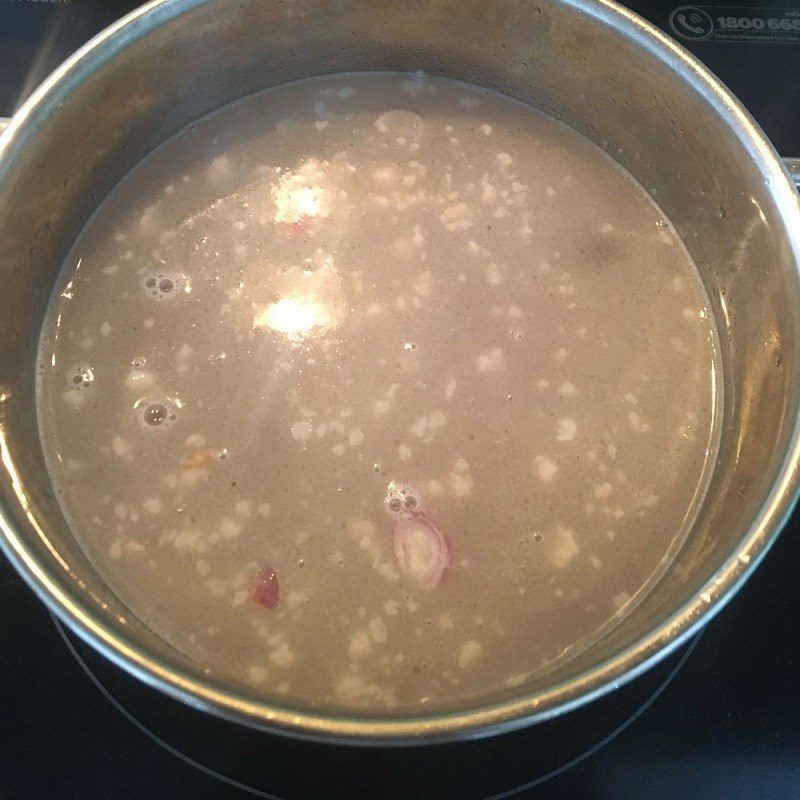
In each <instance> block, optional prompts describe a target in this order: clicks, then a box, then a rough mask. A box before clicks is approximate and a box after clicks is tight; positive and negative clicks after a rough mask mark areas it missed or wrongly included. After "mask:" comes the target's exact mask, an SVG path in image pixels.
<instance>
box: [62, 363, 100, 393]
mask: <svg viewBox="0 0 800 800" xmlns="http://www.w3.org/2000/svg"><path fill="white" fill-rule="evenodd" d="M93 383H94V370H93V369H92V367H90V366H89V365H88V364H76V365H75V366H74V367H72V368H71V369H69V370H67V385H68V388H69V389H75V390H81V389H87V388H88V387H89V386H91V385H92V384H93Z"/></svg>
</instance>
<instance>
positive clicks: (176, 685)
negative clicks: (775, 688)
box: [0, 0, 800, 745]
mask: <svg viewBox="0 0 800 800" xmlns="http://www.w3.org/2000/svg"><path fill="white" fill-rule="evenodd" d="M205 2H209V0H151V2H149V3H147V4H145V5H144V6H141V7H140V8H138V9H136V10H135V11H133V12H131V13H130V14H128V15H127V16H125V17H122V18H121V19H120V20H118V21H117V22H115V23H114V24H112V25H111V26H109V27H108V28H106V29H105V30H104V31H102V32H101V33H100V34H98V35H97V36H96V37H95V38H93V39H92V40H91V41H89V42H88V43H87V44H85V45H84V46H83V47H81V48H80V49H79V50H78V51H77V52H75V53H74V54H73V55H72V56H70V57H69V58H68V59H67V60H66V61H65V62H63V63H62V64H61V65H60V66H59V67H58V68H57V69H56V70H55V71H54V72H53V73H52V74H51V75H50V76H49V77H48V78H47V79H46V80H45V81H44V82H43V83H42V84H41V85H40V86H39V87H38V88H37V89H36V91H34V92H33V94H32V95H31V96H30V97H29V98H28V99H27V100H26V101H25V102H24V103H23V105H22V106H21V107H20V108H19V110H18V111H17V112H16V113H15V114H14V116H13V117H12V118H11V121H10V123H9V125H8V126H7V128H6V130H5V131H4V132H2V133H0V181H2V180H3V177H4V174H5V173H6V172H7V171H8V168H9V165H10V164H11V163H12V162H13V161H14V159H15V156H16V155H17V153H19V152H20V150H21V149H22V148H23V147H24V146H25V143H26V142H27V141H28V140H29V139H31V138H32V137H33V136H35V135H36V133H37V131H38V129H39V127H40V126H41V124H42V123H43V121H44V120H45V119H46V118H47V116H48V115H49V114H50V113H51V112H53V111H55V110H56V109H57V108H58V106H59V105H60V104H61V103H62V102H63V101H64V99H65V98H66V97H68V96H69V94H70V93H71V91H72V90H73V89H74V88H75V87H76V86H78V85H80V83H82V82H83V81H84V80H85V79H86V78H88V77H89V76H90V75H91V74H92V73H93V72H95V71H96V70H97V69H98V68H99V67H100V66H101V65H103V64H104V63H106V62H107V61H109V60H110V59H112V58H113V57H114V56H116V55H117V54H118V53H119V52H120V51H121V50H123V49H124V48H125V47H127V46H128V45H129V44H130V43H131V42H133V41H135V40H136V39H138V38H140V37H141V36H144V35H145V34H147V33H148V31H149V30H151V29H152V28H153V27H156V26H158V25H160V24H162V23H164V22H166V21H168V20H170V19H173V18H174V17H176V16H179V15H180V14H181V13H183V12H184V11H186V10H187V9H188V8H191V7H194V6H196V5H200V4H203V3H205ZM562 2H563V3H564V5H567V6H569V7H571V8H573V9H574V10H575V11H576V12H578V13H582V14H584V15H587V16H589V17H591V18H593V19H595V20H596V21H598V22H599V23H601V24H605V25H607V26H609V27H611V28H612V29H614V30H616V31H617V32H618V33H620V34H621V35H623V36H626V37H628V38H630V39H631V40H633V41H635V42H636V43H637V44H638V45H639V46H641V47H643V48H644V49H646V50H647V51H648V52H650V53H651V54H652V55H653V56H654V57H656V58H657V59H658V60H659V61H660V62H662V63H663V64H664V66H665V67H666V68H667V69H670V70H672V71H673V72H675V73H677V74H679V75H680V76H681V77H682V79H683V80H684V81H686V82H687V83H689V84H690V85H691V86H692V88H693V90H694V91H696V92H697V93H699V94H700V95H701V96H702V97H703V99H704V100H705V101H706V102H707V103H708V104H709V105H710V106H711V107H712V108H713V109H714V111H715V112H716V113H717V114H719V115H720V117H722V118H723V119H724V120H725V122H726V123H727V124H728V125H729V127H730V128H731V130H732V132H733V133H734V134H735V135H737V136H738V138H739V140H740V142H741V144H742V145H743V146H744V147H745V149H746V150H747V152H748V154H749V156H750V158H751V159H752V160H753V162H754V163H755V164H756V166H757V167H758V168H759V171H760V172H761V174H762V176H763V177H764V179H765V180H767V181H769V184H770V191H771V193H772V195H773V197H774V198H775V202H776V205H777V206H778V207H779V208H780V210H781V215H782V217H783V220H784V223H785V225H786V230H787V231H788V234H787V235H788V238H789V244H790V246H791V249H792V252H793V253H794V256H795V268H796V269H797V270H798V272H800V204H798V198H797V195H796V192H795V188H794V185H793V184H792V183H791V180H790V178H789V175H788V173H787V171H786V169H785V167H784V165H783V164H782V162H781V161H780V159H779V157H778V155H777V153H776V152H775V150H774V148H773V146H772V144H771V143H770V142H769V141H768V139H767V138H766V136H765V135H764V133H763V132H762V131H761V129H760V127H759V126H758V124H757V123H756V122H755V121H754V120H753V119H752V117H751V116H750V114H749V113H748V112H747V111H746V110H745V109H744V107H743V106H742V105H741V104H740V103H739V101H738V100H737V99H736V98H735V97H734V96H733V95H732V94H731V93H730V92H729V91H728V89H727V88H726V87H725V86H724V85H723V84H722V83H721V81H719V80H718V79H717V78H716V77H715V76H713V75H712V74H711V73H710V72H709V71H708V70H707V69H706V68H705V66H703V65H702V64H701V63H700V62H699V61H697V60H696V59H695V58H694V57H693V56H692V55H691V54H690V53H689V52H688V51H686V50H685V49H684V48H683V47H682V46H681V45H679V44H678V43H677V42H675V41H674V40H672V39H671V38H669V37H668V36H667V35H666V34H664V33H662V32H661V31H660V30H659V29H657V28H656V27H654V26H653V25H651V24H650V23H648V22H646V21H645V20H643V19H642V18H640V17H639V16H638V15H636V14H634V13H633V12H632V11H629V10H628V9H626V8H624V7H622V6H620V5H618V4H617V3H615V2H612V0H562ZM0 130H2V129H1V128H0ZM4 162H5V169H4ZM2 399H3V398H2V395H0V401H2ZM0 423H2V416H1V415H0ZM0 461H2V463H3V465H4V467H5V469H6V470H8V472H9V474H10V476H11V479H12V482H13V483H14V484H15V485H18V486H20V487H21V482H20V481H19V480H18V476H17V473H16V470H15V467H14V465H13V463H12V460H11V456H10V452H9V450H8V447H7V443H6V440H5V432H4V431H3V428H2V425H1V424H0ZM799 465H800V416H798V417H797V418H796V419H795V420H794V427H793V430H792V435H791V438H790V441H789V444H788V446H787V449H786V452H785V454H784V458H783V461H782V463H781V465H780V468H779V469H778V470H777V472H776V477H775V481H774V483H773V485H772V487H771V489H770V492H769V494H768V496H767V498H766V500H765V502H764V505H763V507H762V508H761V509H760V511H759V513H758V514H757V515H756V517H755V519H754V520H753V521H752V523H751V525H750V526H749V528H748V530H747V532H746V533H745V535H744V536H743V537H742V538H741V539H740V540H739V542H738V543H737V545H736V546H735V547H734V548H733V550H732V552H731V554H730V555H729V557H728V558H727V559H726V560H725V562H724V563H723V564H722V565H721V566H720V568H719V569H718V570H717V571H716V573H715V574H714V575H712V576H711V578H710V579H709V580H708V581H707V582H706V584H705V585H704V586H702V587H701V588H700V589H699V590H698V591H697V592H696V593H695V594H694V595H693V596H692V597H690V598H689V599H688V600H686V602H684V603H683V604H682V605H681V606H680V607H679V608H677V609H676V610H675V611H673V612H672V613H671V614H670V615H669V616H668V617H667V618H665V619H663V620H662V621H661V622H660V623H658V624H656V625H654V626H653V627H651V628H650V630H648V631H647V632H645V633H643V634H642V635H641V636H640V637H639V638H638V639H637V640H636V641H635V642H633V643H632V644H630V645H628V646H627V647H626V648H625V649H623V650H621V651H619V652H618V653H616V654H615V655H614V656H612V657H610V658H608V659H606V660H605V661H603V662H601V663H599V664H596V665H595V666H593V667H591V668H590V669H587V670H585V671H583V672H582V673H580V674H578V675H576V676H574V677H572V678H570V679H568V680H566V681H563V682H561V683H559V684H557V685H555V686H553V687H550V688H548V689H546V690H544V691H539V692H534V693H526V694H522V695H521V696H520V697H517V698H515V699H509V700H504V701H500V702H495V703H492V704H489V705H484V706H476V707H473V708H469V709H465V710H462V711H452V712H438V713H435V714H430V715H421V716H408V717H403V718H391V717H379V716H376V717H361V718H359V717H358V716H348V715H336V714H324V713H312V712H305V711H297V710H293V709H291V708H289V707H283V706H280V705H275V704H273V703H270V702H265V701H260V700H255V699H253V698H250V697H247V696H244V695H242V694H239V693H236V692H234V691H230V690H226V689H223V688H221V687H220V686H218V685H215V684H214V683H213V682H211V681H209V680H206V679H204V678H201V677H198V676H195V675H192V674H190V673H188V672H186V671H182V670H180V669H177V668H175V667H173V666H172V665H170V664H169V663H168V662H163V661H160V660H158V659H156V658H154V657H153V656H151V655H150V654H149V653H148V652H147V651H145V650H143V649H142V648H140V647H139V646H138V645H136V644H135V643H134V642H133V641H131V640H129V639H128V638H126V637H125V636H123V635H120V634H117V633H115V632H114V631H112V630H110V629H108V628H107V627H106V625H105V624H104V622H103V620H102V619H101V618H100V617H99V616H98V614H97V613H96V612H95V610H94V608H93V607H92V606H90V605H89V604H84V603H81V602H79V601H77V600H76V599H75V598H73V597H72V596H71V595H70V593H69V592H68V591H66V589H65V586H64V585H63V583H62V579H63V573H62V574H61V575H59V574H57V573H56V572H55V571H54V570H48V569H47V568H46V567H45V566H43V565H42V564H40V563H39V562H38V560H37V558H36V555H35V553H34V552H33V551H32V550H31V549H30V548H29V547H28V546H27V545H26V543H25V541H24V539H23V538H22V537H21V536H20V535H19V534H18V533H17V531H16V530H15V529H14V526H13V524H12V522H11V518H10V516H9V515H8V514H7V513H6V512H5V511H4V509H3V508H2V507H1V506H0V534H2V535H0V549H2V550H3V552H4V553H5V555H6V556H7V557H8V559H9V560H10V561H11V563H12V564H13V565H14V567H15V568H16V570H17V571H18V572H19V573H20V574H21V575H22V577H23V578H24V579H25V581H26V582H27V584H28V585H29V586H30V587H31V588H32V589H33V590H34V592H35V593H36V594H37V595H38V596H39V598H40V599H41V600H42V601H43V602H44V603H45V605H46V606H47V608H48V609H49V610H50V611H51V612H52V613H54V614H55V615H56V616H57V617H58V618H59V619H60V620H62V621H63V622H64V623H65V624H66V625H67V626H68V627H69V628H70V629H71V630H72V631H73V632H74V633H76V634H77V635H78V636H80V637H81V638H82V639H83V640H84V641H86V642H87V643H89V644H90V645H91V646H92V647H94V648H95V649H96V650H98V651H99V652H101V653H102V654H103V655H104V656H106V657H107V658H109V659H110V660H111V661H112V662H114V663H115V664H116V665H117V666H119V667H121V668H123V669H124V670H126V671H127V672H129V673H130V674H132V675H134V676H135V677H137V678H138V679H140V680H142V681H143V682H144V683H146V684H148V685H149V686H152V687H154V688H156V689H159V690H160V691H162V692H164V693H165V694H167V695H169V696H170V697H172V698H174V699H176V700H179V701H181V702H183V703H185V704H187V705H189V706H191V707H193V708H196V709H199V710H202V711H206V712H209V713H212V714H215V715H217V716H219V717H222V718H225V719H228V720H230V721H233V722H238V723H242V724H245V725H249V726H251V727H254V728H260V729H264V730H268V731H273V732H279V733H281V734H284V735H288V736H291V737H295V738H301V739H311V740H317V741H325V742H334V743H348V744H370V745H382V744H383V745H386V744H392V745H399V744H415V743H430V742H436V741H447V740H454V739H467V738H478V737H482V736H488V735H492V734H496V733H502V732H506V731H511V730H515V729H517V728H520V727H523V726H525V725H529V724H533V723H536V722H541V721H544V720H547V719H549V718H551V717H554V716H556V715H558V714H561V713H565V712H568V711H570V710H572V709H574V708H577V707H579V706H581V705H583V704H585V703H588V702H590V701H591V700H593V699H595V698H597V697H599V696H601V695H603V694H606V693H607V692H609V691H611V690H613V689H615V688H617V687H619V686H620V685H622V684H624V683H626V682H628V681H630V680H632V679H633V678H635V677H637V676H638V675H640V674H641V673H642V672H643V671H645V670H646V669H648V668H649V667H650V666H652V665H653V664H654V663H656V662H657V661H659V660H660V659H662V658H664V657H665V656H666V655H668V654H669V653H671V652H672V651H674V650H675V649H676V648H677V647H679V646H680V645H681V644H683V643H684V642H685V641H686V640H687V639H688V638H689V637H690V636H692V635H693V634H694V633H695V632H696V631H697V630H698V629H700V628H701V627H702V626H703V625H705V624H706V623H707V622H708V621H709V620H711V619H712V618H713V617H714V615H715V614H717V613H718V612H719V611H720V610H721V609H722V608H723V607H724V606H725V604H726V603H727V602H728V601H729V600H730V599H731V598H732V597H733V596H734V595H735V594H736V592H737V591H738V590H739V588H740V587H741V585H742V584H743V583H744V581H745V580H746V579H747V578H748V576H749V575H750V573H751V572H752V571H753V570H754V569H755V568H756V566H757V565H758V564H759V562H760V561H761V559H762V558H763V557H764V556H765V554H766V553H767V551H768V550H769V548H770V546H771V545H772V543H773V542H774V541H775V539H776V538H777V536H778V534H779V532H780V530H781V528H782V527H783V525H784V524H785V523H786V521H787V519H788V517H789V515H790V514H791V511H792V509H793V507H794V504H795V502H796V501H797V497H798V493H800V466H799ZM19 491H20V492H21V491H22V490H21V488H20V490H19ZM23 497H24V495H21V494H20V499H22V498H23ZM30 518H31V520H32V522H35V521H34V520H33V517H32V516H31V517H30ZM40 535H41V536H42V537H43V538H45V537H44V534H43V533H42V532H41V531H40Z"/></svg>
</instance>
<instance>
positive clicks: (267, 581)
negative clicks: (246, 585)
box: [253, 567, 280, 608]
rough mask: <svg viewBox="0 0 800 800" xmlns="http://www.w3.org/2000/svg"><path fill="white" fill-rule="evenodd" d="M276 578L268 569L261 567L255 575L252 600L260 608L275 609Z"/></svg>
mask: <svg viewBox="0 0 800 800" xmlns="http://www.w3.org/2000/svg"><path fill="white" fill-rule="evenodd" d="M279 596H280V595H279V591H278V576H277V575H276V574H275V571H274V570H273V569H271V568H270V567H261V569H259V571H258V573H257V574H256V585H255V588H254V589H253V600H255V601H256V603H258V604H259V605H260V606H266V607H267V608H275V606H276V605H278V600H279Z"/></svg>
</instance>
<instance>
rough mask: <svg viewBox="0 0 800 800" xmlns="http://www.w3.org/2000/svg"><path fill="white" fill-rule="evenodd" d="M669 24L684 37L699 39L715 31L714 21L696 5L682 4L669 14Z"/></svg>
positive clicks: (706, 37) (705, 37)
mask: <svg viewBox="0 0 800 800" xmlns="http://www.w3.org/2000/svg"><path fill="white" fill-rule="evenodd" d="M669 25H670V27H671V28H672V30H673V31H675V33H677V34H678V36H680V37H682V38H683V39H691V40H693V41H699V40H702V39H708V37H709V36H711V34H712V33H714V21H713V20H712V19H711V17H710V16H709V15H708V14H707V13H706V12H705V11H703V9H702V8H697V7H696V6H680V7H679V8H676V9H675V10H674V11H673V12H672V13H671V14H670V15H669Z"/></svg>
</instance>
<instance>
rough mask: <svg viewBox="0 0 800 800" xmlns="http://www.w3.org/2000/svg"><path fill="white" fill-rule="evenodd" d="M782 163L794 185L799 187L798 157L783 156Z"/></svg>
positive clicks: (799, 162) (799, 160)
mask: <svg viewBox="0 0 800 800" xmlns="http://www.w3.org/2000/svg"><path fill="white" fill-rule="evenodd" d="M783 164H784V166H785V167H786V169H787V171H788V172H789V177H790V178H791V179H792V180H793V181H794V185H795V186H796V187H797V188H798V189H800V158H784V159H783Z"/></svg>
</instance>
